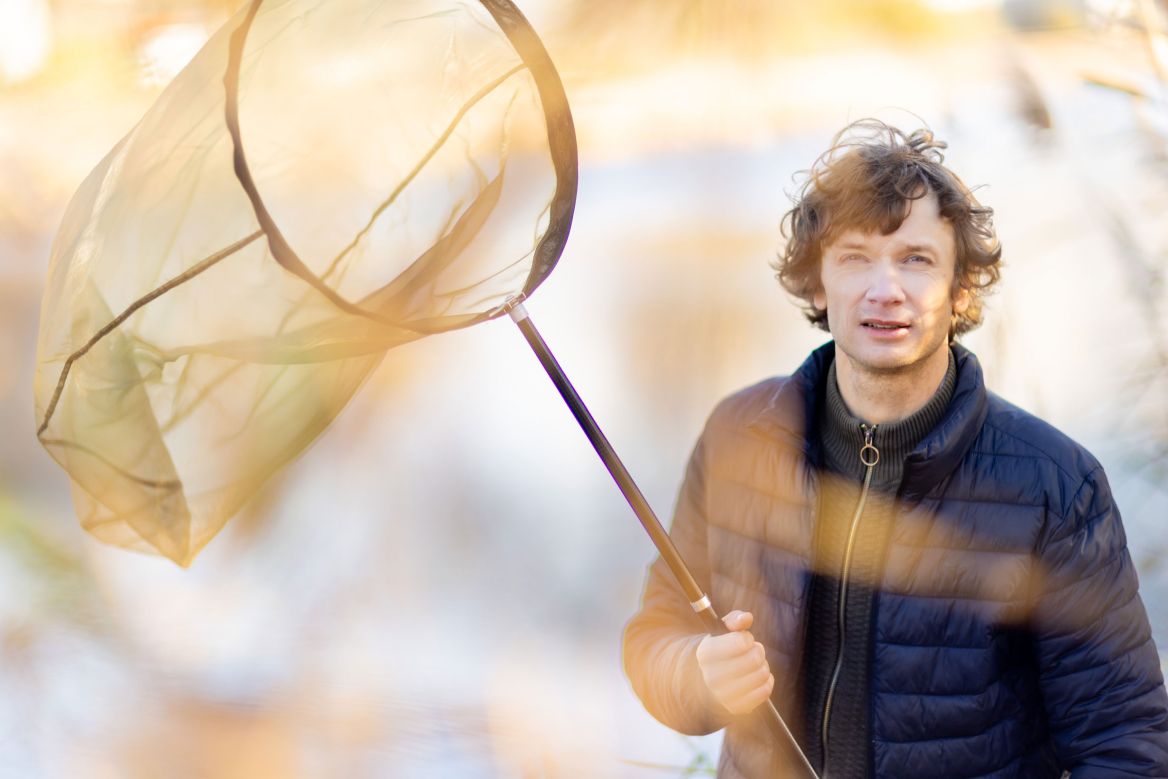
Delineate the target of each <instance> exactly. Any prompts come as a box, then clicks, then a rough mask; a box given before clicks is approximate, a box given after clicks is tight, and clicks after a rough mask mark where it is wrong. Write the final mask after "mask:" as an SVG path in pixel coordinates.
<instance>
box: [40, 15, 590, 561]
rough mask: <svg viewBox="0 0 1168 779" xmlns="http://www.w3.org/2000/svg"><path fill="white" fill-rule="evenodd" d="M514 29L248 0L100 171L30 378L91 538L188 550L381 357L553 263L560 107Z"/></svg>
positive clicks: (68, 246) (61, 270)
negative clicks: (33, 379) (234, 134)
mask: <svg viewBox="0 0 1168 779" xmlns="http://www.w3.org/2000/svg"><path fill="white" fill-rule="evenodd" d="M500 9H502V10H500ZM508 9H510V10H508ZM508 14H512V16H508ZM501 23H502V24H503V25H504V26H502V27H501V26H500V25H501ZM517 30H518V32H517ZM233 33H235V35H236V42H235V43H234V44H233V43H232V34H233ZM520 33H523V34H530V28H526V25H525V22H523V20H522V17H519V16H518V14H517V12H515V11H514V9H513V8H511V7H510V4H509V3H502V2H499V3H495V2H487V1H486V0H483V1H482V2H452V1H450V0H446V1H445V2H443V1H440V0H397V1H396V2H327V1H322V2H299V1H291V0H289V1H287V2H258V0H257V2H253V3H252V4H251V5H250V6H249V7H248V8H246V9H244V10H243V11H241V12H240V13H239V14H238V15H237V16H236V17H235V18H234V19H233V20H231V21H230V22H229V23H228V24H227V25H225V27H224V28H223V29H222V30H220V31H219V32H218V33H217V34H216V35H215V36H214V37H213V38H212V39H211V40H210V41H209V42H208V43H207V45H206V47H205V48H204V49H203V50H202V51H201V52H200V53H199V54H198V55H197V56H196V57H195V59H194V60H193V61H192V62H191V64H190V65H189V66H188V67H187V68H186V69H185V70H184V71H183V72H182V73H181V74H180V75H179V76H178V78H177V79H176V80H175V81H174V83H172V84H171V85H170V86H169V87H168V88H167V89H166V91H165V92H164V93H163V94H162V95H161V97H160V98H159V100H158V102H157V103H155V105H154V106H153V107H152V108H151V109H150V110H149V112H147V114H146V115H145V116H144V117H143V119H142V120H141V121H140V122H139V124H138V125H137V126H136V127H135V128H134V129H133V130H132V131H131V132H130V133H129V135H127V136H126V137H125V138H124V139H123V140H122V141H121V142H120V143H119V144H118V145H117V146H116V147H115V148H114V149H113V150H112V151H111V152H110V153H109V155H108V156H107V157H106V158H105V159H104V160H103V161H102V162H101V164H100V165H99V166H98V167H97V169H96V170H94V171H93V173H91V174H90V176H89V177H88V179H87V180H86V181H85V183H84V184H83V185H82V187H81V189H80V190H79V191H78V192H77V194H76V195H75V196H74V198H73V201H72V203H71V204H70V206H69V208H68V211H67V212H66V215H65V219H64V222H63V224H62V227H61V229H60V232H59V234H58V236H57V239H56V243H55V245H54V248H53V256H52V264H51V268H50V272H49V279H48V283H47V289H46V293H45V300H44V305H43V308H42V314H41V330H40V339H39V344H38V367H37V377H36V413H37V424H38V435H39V437H40V439H41V442H42V443H43V444H44V445H45V447H46V448H47V449H48V451H49V452H50V453H51V454H52V456H53V457H54V458H55V459H56V460H57V461H58V462H59V463H60V464H61V465H62V466H63V467H64V468H65V469H66V470H67V471H68V473H69V475H70V478H71V480H72V484H73V492H74V498H75V503H76V506H77V510H78V514H79V516H80V518H81V522H82V524H83V525H84V527H85V528H86V529H87V530H89V531H90V532H91V533H93V534H94V535H95V536H97V537H98V538H100V539H101V540H103V541H106V542H109V543H112V544H116V545H118V546H123V547H127V548H133V549H138V550H143V551H151V552H156V553H159V554H162V555H165V556H166V557H168V558H170V559H172V560H174V561H176V562H178V563H180V564H183V565H186V564H189V562H190V561H191V560H192V559H193V558H194V556H195V555H196V554H197V552H198V551H199V550H200V549H201V548H202V547H203V546H204V545H205V544H206V543H207V542H208V541H209V540H210V539H211V537H212V536H214V534H215V533H216V532H218V530H219V529H220V528H221V527H222V526H223V524H224V523H225V522H226V521H227V519H228V518H229V517H230V516H231V515H232V514H234V513H235V512H236V511H238V509H239V508H240V507H241V505H242V504H243V503H244V502H245V501H246V500H247V499H248V498H249V497H250V496H251V495H252V494H254V492H255V491H256V490H257V489H258V487H259V486H260V485H261V484H262V482H263V481H264V480H265V479H267V478H268V477H269V476H270V475H271V474H272V473H273V472H274V471H275V470H277V469H278V468H280V467H281V466H282V465H283V464H285V463H286V462H287V461H289V460H290V459H292V458H293V457H295V456H296V454H298V453H299V452H300V451H302V450H303V449H304V447H306V446H307V445H308V444H309V443H310V442H311V441H312V440H313V439H314V438H315V437H316V436H317V435H318V434H319V433H320V432H321V431H322V430H323V429H324V428H325V427H326V426H327V425H328V423H329V422H330V421H331V420H332V419H333V417H334V416H335V415H336V414H337V413H338V412H339V411H340V410H341V408H342V407H343V406H344V405H345V403H346V402H347V401H348V399H349V398H350V397H351V396H352V394H353V393H354V391H356V389H357V388H358V386H359V385H360V384H361V383H362V381H363V380H364V379H365V378H366V377H367V376H368V375H369V373H370V371H372V370H373V368H374V367H375V366H376V365H377V363H378V361H379V360H380V359H381V357H382V355H383V354H384V352H385V351H386V350H387V349H389V348H391V347H393V346H396V345H398V344H401V343H404V342H407V341H411V340H414V339H417V338H420V337H422V336H425V335H429V334H433V333H439V332H442V331H446V330H450V329H452V328H457V327H463V326H466V325H468V324H472V323H474V322H477V321H481V320H482V319H485V318H488V317H490V316H494V315H497V314H498V313H499V312H500V308H499V307H500V306H501V305H503V304H504V303H506V301H507V300H508V299H510V298H512V297H513V296H516V295H519V294H522V293H527V292H530V291H531V289H533V288H534V286H535V285H537V284H538V283H539V281H540V280H542V278H543V276H545V275H546V274H547V272H549V271H550V269H551V266H552V265H554V263H555V260H556V258H558V256H559V251H560V249H561V248H562V242H563V239H564V237H565V234H566V229H567V225H566V222H567V221H570V209H571V203H570V200H571V198H572V197H574V186H575V182H574V179H573V180H572V181H571V187H568V186H566V185H565V183H564V181H563V179H564V178H565V176H566V171H567V167H568V165H567V162H566V160H567V159H568V155H567V154H566V152H565V150H564V149H563V148H561V149H559V150H557V143H558V141H557V139H556V138H555V133H554V132H553V133H550V134H549V127H552V126H554V125H555V124H556V123H557V122H559V123H561V124H562V123H564V122H566V125H567V128H568V131H570V117H567V106H566V103H563V104H562V105H560V101H561V100H562V90H561V91H560V93H559V94H558V96H557V95H556V94H555V93H554V91H553V92H552V93H549V92H548V87H547V85H546V84H545V83H544V81H545V80H546V74H542V73H541V69H542V68H544V67H545V63H542V62H538V61H532V54H531V53H530V52H529V51H525V50H524V41H525V40H526V39H523V38H518V37H516V36H517V35H519V34H520ZM530 39H531V41H535V39H534V35H533V34H530ZM533 45H535V46H537V47H538V42H537V41H535V44H533ZM517 46H518V50H517ZM233 47H234V51H235V52H236V54H235V56H232V52H233ZM538 50H539V52H540V53H542V48H539V49H538ZM521 51H522V52H523V54H522V55H521V54H520V52H521ZM543 56H544V57H545V58H546V54H544V55H543ZM546 69H547V70H549V71H550V64H547V65H546ZM551 74H552V75H554V71H551ZM236 83H237V84H238V96H237V98H235V96H234V95H233V89H234V84H236ZM225 84H226V85H227V86H226V89H225ZM558 85H559V82H558V80H556V81H555V86H556V87H557V88H558ZM549 94H551V95H552V96H551V98H549ZM235 109H237V118H232V113H233V111H234V110H235ZM558 114H562V116H560V115H558ZM233 124H235V125H236V126H232V125H233ZM233 130H237V133H238V135H237V138H236V139H235V140H234V141H233V137H232V131H233ZM549 137H551V140H550V141H549ZM560 145H561V146H563V144H562V142H561V143H560ZM570 151H571V160H570V163H571V165H572V166H574V164H575V163H574V140H573V141H572V146H571V149H570ZM233 156H234V158H235V159H234V162H233ZM571 173H572V175H574V167H573V168H572V171H571ZM569 189H570V190H571V193H570V197H569V195H568V194H566V192H567V190H569Z"/></svg>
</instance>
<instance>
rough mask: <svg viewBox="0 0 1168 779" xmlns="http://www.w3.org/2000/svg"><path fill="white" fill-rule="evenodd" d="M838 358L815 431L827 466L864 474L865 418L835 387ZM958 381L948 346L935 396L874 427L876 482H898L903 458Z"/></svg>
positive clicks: (931, 424)
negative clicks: (852, 407)
mask: <svg viewBox="0 0 1168 779" xmlns="http://www.w3.org/2000/svg"><path fill="white" fill-rule="evenodd" d="M836 365H837V363H836V361H835V360H833V361H832V363H831V366H830V367H829V368H828V372H827V381H826V382H825V383H824V394H825V399H824V406H823V411H824V413H823V416H822V418H820V419H819V420H818V424H817V427H818V430H819V437H820V439H821V440H822V441H823V447H824V457H825V460H826V463H827V465H828V467H829V468H831V469H832V470H836V471H839V472H840V473H843V474H846V475H850V476H857V477H862V476H863V473H864V466H863V464H862V463H861V461H860V457H859V452H860V449H861V447H863V446H864V443H865V436H864V433H863V430H862V426H864V425H866V424H867V422H866V420H863V419H860V418H859V417H857V416H856V415H855V414H853V413H852V411H851V409H849V408H848V405H847V403H846V402H845V401H844V398H843V394H842V393H841V392H840V389H839V382H838V375H837V373H836ZM956 385H957V365H956V360H955V358H954V357H953V352H952V351H950V352H949V363H948V367H947V368H946V371H945V374H944V375H943V376H942V377H941V383H940V384H939V385H938V387H937V391H936V392H934V393H933V396H932V397H931V398H929V400H928V401H927V402H926V403H925V404H924V405H923V406H922V407H921V408H919V409H917V410H916V411H915V412H913V413H912V414H909V415H908V416H906V417H903V418H902V419H897V420H894V421H890V422H882V423H880V424H879V425H875V426H872V425H868V426H869V427H874V429H875V434H874V436H873V438H872V443H873V445H875V447H876V449H877V450H878V451H879V452H880V457H879V460H878V461H877V463H876V468H875V472H874V473H873V475H872V481H873V483H874V484H878V485H883V486H885V487H889V486H892V485H899V484H900V480H901V476H902V475H903V473H904V461H905V459H906V458H907V457H908V455H909V453H910V452H911V451H912V450H913V449H914V447H916V445H917V444H918V443H919V442H920V441H921V440H922V439H923V438H924V437H925V436H926V435H928V434H929V432H930V431H932V429H933V428H934V427H936V425H937V423H938V422H940V421H941V417H943V416H944V415H945V410H946V409H947V408H949V401H950V400H951V399H952V398H953V390H954V387H956Z"/></svg>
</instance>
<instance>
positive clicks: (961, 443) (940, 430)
mask: <svg viewBox="0 0 1168 779" xmlns="http://www.w3.org/2000/svg"><path fill="white" fill-rule="evenodd" d="M952 348H953V357H954V359H955V360H956V363H957V386H956V388H955V389H954V391H953V399H952V400H951V401H950V403H949V407H948V408H947V409H946V410H945V413H944V414H943V415H942V417H941V421H940V422H938V423H937V425H936V427H934V428H933V429H932V430H931V431H930V432H929V433H927V434H926V435H925V437H924V438H923V439H921V441H920V443H919V444H917V446H916V447H915V448H914V449H913V450H912V452H910V453H909V455H908V457H907V458H906V459H905V464H904V480H903V481H902V482H901V488H900V494H901V495H902V497H904V498H907V499H909V500H912V501H919V500H920V499H921V498H923V497H925V496H926V495H927V494H928V493H929V491H930V490H932V489H933V487H935V486H936V485H938V484H940V483H941V482H942V481H943V480H944V479H945V478H946V477H947V476H949V474H951V473H952V472H953V471H954V470H955V469H956V468H957V465H958V463H960V462H961V459H962V458H963V457H965V455H966V453H967V452H968V451H969V449H970V447H971V446H972V445H973V441H974V439H975V438H977V436H978V433H980V432H981V427H982V424H983V423H984V422H985V419H986V414H987V413H988V410H989V397H988V395H987V393H986V388H985V382H984V380H983V378H982V372H981V365H980V364H979V363H978V361H977V357H976V356H974V354H973V352H971V351H969V350H968V349H966V348H965V347H964V346H962V345H961V344H953V347H952ZM834 359H835V342H834V341H829V342H827V343H826V344H824V345H823V346H821V347H819V348H818V349H816V350H815V351H813V352H812V353H811V354H810V355H809V356H808V357H807V359H806V360H804V362H803V364H802V365H800V366H799V369H798V370H796V371H795V373H793V374H792V375H791V377H790V379H789V380H787V381H783V382H779V383H777V384H776V387H775V390H774V394H773V395H772V397H771V398H770V400H769V402H768V403H767V405H766V406H765V407H764V408H763V410H762V411H761V412H760V413H759V414H758V416H757V417H755V419H754V420H753V421H752V422H751V424H750V426H751V427H752V428H754V429H757V430H761V431H763V432H766V433H769V434H771V435H776V436H781V437H783V438H789V439H790V440H791V441H792V443H794V442H795V441H799V442H800V443H801V448H802V452H803V455H804V457H805V458H806V459H807V462H808V464H809V465H811V466H812V467H813V468H816V469H820V468H822V467H823V447H822V444H821V443H820V440H819V436H818V435H817V434H816V431H815V420H816V419H818V418H819V407H820V405H822V403H823V402H824V388H825V385H826V382H827V375H828V369H829V368H830V367H831V363H832V360H834Z"/></svg>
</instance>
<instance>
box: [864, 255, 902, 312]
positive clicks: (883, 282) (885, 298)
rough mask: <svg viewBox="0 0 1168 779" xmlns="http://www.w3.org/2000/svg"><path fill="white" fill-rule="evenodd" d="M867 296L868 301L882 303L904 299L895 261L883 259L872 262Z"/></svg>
mask: <svg viewBox="0 0 1168 779" xmlns="http://www.w3.org/2000/svg"><path fill="white" fill-rule="evenodd" d="M867 298H868V301H869V302H870V303H880V304H882V305H890V304H897V303H901V302H903V301H904V287H903V286H901V280H900V273H899V269H898V268H897V267H896V264H895V263H892V262H887V261H885V262H876V263H873V264H872V269H871V273H870V276H869V278H868V295H867Z"/></svg>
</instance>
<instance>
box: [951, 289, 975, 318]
mask: <svg viewBox="0 0 1168 779" xmlns="http://www.w3.org/2000/svg"><path fill="white" fill-rule="evenodd" d="M971 298H972V296H971V295H970V293H969V290H968V289H966V288H965V287H959V288H958V289H957V294H956V295H954V296H953V313H954V314H964V313H965V311H966V309H968V308H969V301H970V300H971Z"/></svg>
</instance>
